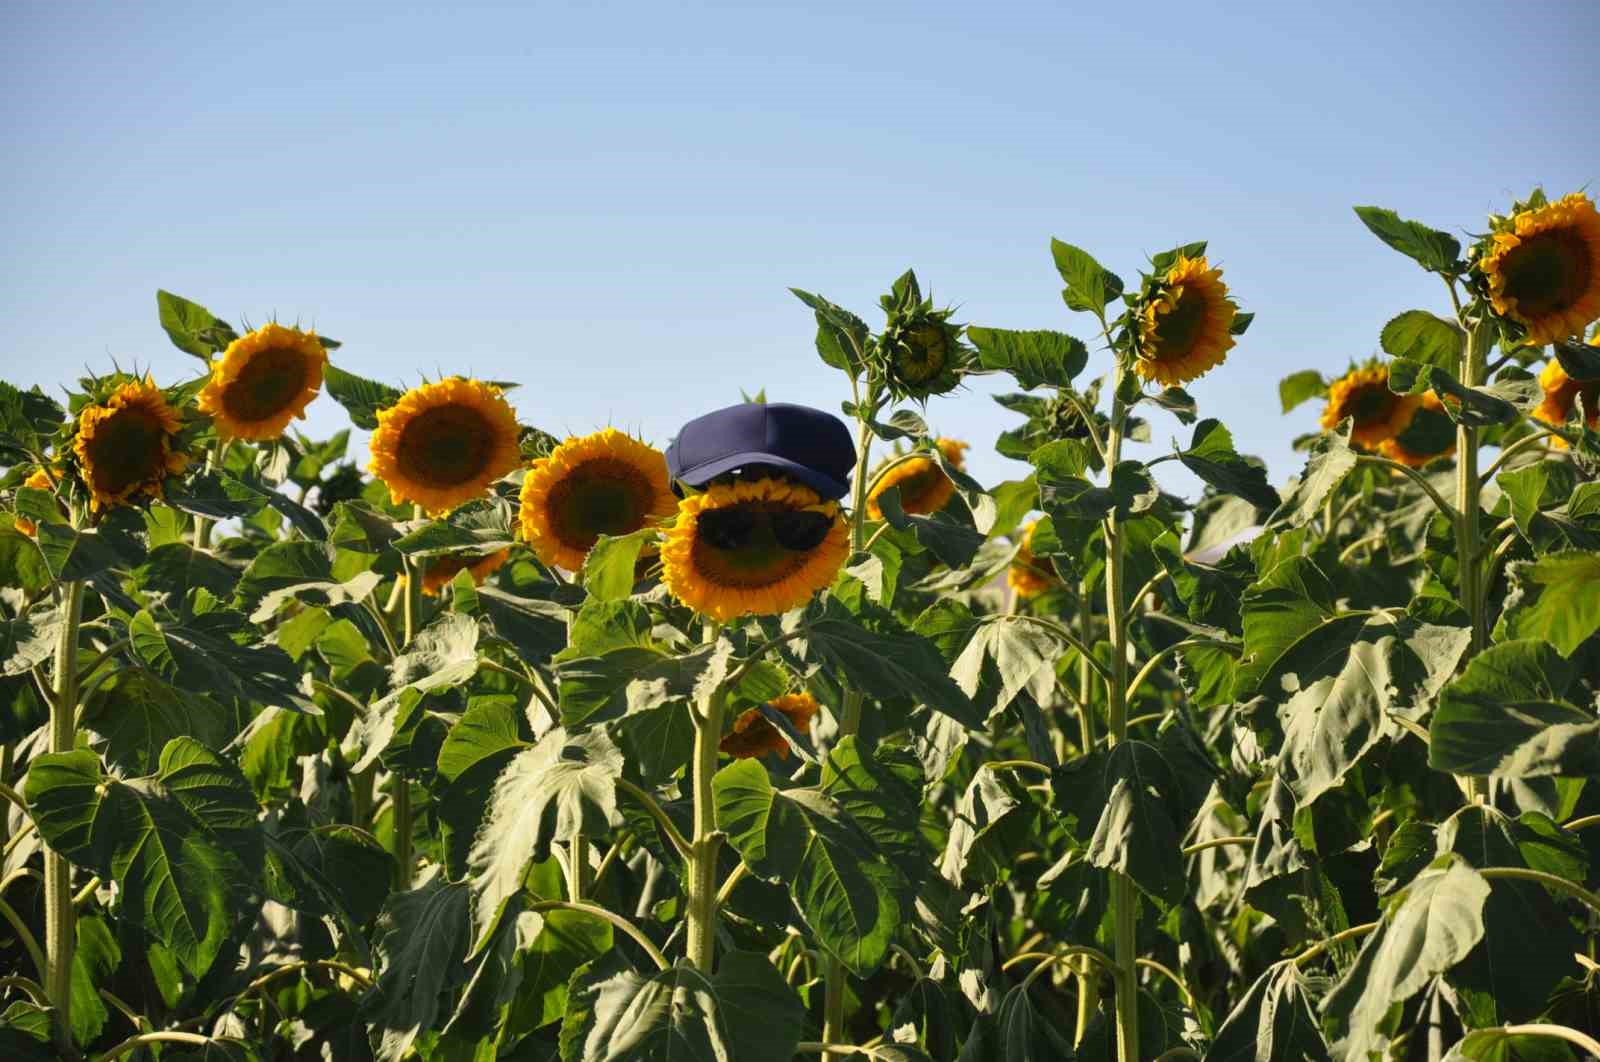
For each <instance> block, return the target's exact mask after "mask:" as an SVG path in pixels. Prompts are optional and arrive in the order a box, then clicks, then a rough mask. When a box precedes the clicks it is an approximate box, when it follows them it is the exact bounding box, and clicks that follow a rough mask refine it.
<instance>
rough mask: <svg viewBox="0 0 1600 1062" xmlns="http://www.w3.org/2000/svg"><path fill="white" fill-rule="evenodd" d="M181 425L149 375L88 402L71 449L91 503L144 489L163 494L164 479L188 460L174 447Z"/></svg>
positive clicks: (111, 502) (109, 503)
mask: <svg viewBox="0 0 1600 1062" xmlns="http://www.w3.org/2000/svg"><path fill="white" fill-rule="evenodd" d="M178 427H179V425H178V414H177V413H176V412H174V410H173V409H172V407H171V406H169V405H167V398H166V395H164V394H162V393H161V388H159V387H157V386H156V385H155V381H154V380H152V379H151V378H150V377H148V376H146V377H145V378H144V379H143V380H131V381H129V382H128V383H125V384H123V385H122V386H120V387H118V388H117V389H116V390H115V391H113V392H112V393H111V397H109V398H107V399H106V400H105V401H104V402H103V403H96V404H94V405H89V406H85V407H84V408H83V409H82V411H81V412H79V413H78V431H77V439H76V440H75V441H74V443H73V446H72V449H73V452H74V453H75V454H77V456H78V467H79V468H80V469H81V471H82V474H83V480H84V482H85V483H86V484H87V485H88V487H89V494H90V498H89V508H90V509H91V510H93V511H95V512H99V511H100V510H102V509H110V508H114V507H115V506H118V505H122V504H124V503H126V502H127V501H128V500H129V499H130V498H133V497H134V496H136V495H140V494H148V495H155V496H158V497H159V496H160V494H161V483H162V481H163V480H165V479H166V478H167V477H168V476H171V475H176V474H178V473H179V472H182V471H183V470H184V469H185V468H187V467H188V464H189V458H188V456H187V455H186V454H183V453H178V452H174V451H173V449H172V439H173V436H175V435H177V434H178Z"/></svg>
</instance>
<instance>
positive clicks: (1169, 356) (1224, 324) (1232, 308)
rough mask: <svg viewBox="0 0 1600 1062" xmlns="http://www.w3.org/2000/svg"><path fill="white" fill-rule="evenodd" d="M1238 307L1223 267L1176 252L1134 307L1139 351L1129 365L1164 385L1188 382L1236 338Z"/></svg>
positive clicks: (1220, 357) (1210, 365)
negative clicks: (1140, 306) (1140, 304)
mask: <svg viewBox="0 0 1600 1062" xmlns="http://www.w3.org/2000/svg"><path fill="white" fill-rule="evenodd" d="M1238 312H1239V307H1238V305H1237V304H1236V303H1235V302H1234V301H1233V300H1232V299H1230V298H1228V286H1227V285H1226V284H1224V283H1223V282H1222V270H1221V269H1212V268H1211V266H1210V264H1209V263H1207V261H1206V259H1205V258H1204V257H1201V258H1185V257H1183V256H1182V255H1180V256H1178V260H1177V262H1175V263H1174V264H1173V266H1172V268H1171V269H1168V270H1167V275H1166V277H1165V278H1163V280H1162V283H1161V284H1160V285H1159V286H1158V287H1157V289H1156V290H1155V292H1154V294H1153V296H1152V297H1151V298H1150V299H1149V300H1148V301H1146V303H1145V305H1144V308H1143V309H1142V310H1140V311H1139V357H1138V359H1137V360H1136V361H1135V363H1134V368H1135V369H1136V370H1137V371H1138V373H1139V375H1140V376H1142V377H1144V378H1145V379H1146V380H1154V381H1155V382H1157V383H1159V384H1161V385H1162V386H1164V387H1175V386H1177V385H1178V384H1182V383H1188V382H1189V381H1190V380H1193V379H1195V378H1197V377H1199V376H1201V375H1203V374H1204V373H1206V372H1207V371H1209V370H1210V369H1214V368H1216V367H1217V366H1218V365H1221V364H1222V362H1223V360H1224V359H1225V358H1226V357H1227V356H1228V351H1229V350H1231V349H1232V348H1233V345H1234V343H1235V342H1236V341H1235V339H1234V338H1233V333H1232V331H1231V329H1232V328H1233V319H1234V316H1235V315H1236V314H1238Z"/></svg>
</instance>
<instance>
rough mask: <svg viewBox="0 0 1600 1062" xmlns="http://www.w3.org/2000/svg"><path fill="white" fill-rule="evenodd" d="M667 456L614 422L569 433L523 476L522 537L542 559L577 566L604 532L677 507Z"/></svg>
mask: <svg viewBox="0 0 1600 1062" xmlns="http://www.w3.org/2000/svg"><path fill="white" fill-rule="evenodd" d="M677 502H678V499H677V498H676V497H674V496H673V493H672V484H671V482H670V481H669V479H668V477H667V459H666V457H665V456H663V455H662V453H661V451H659V450H657V449H655V448H654V447H651V446H647V445H645V444H644V443H642V442H640V441H639V440H637V439H634V438H632V437H631V436H628V435H625V434H623V433H622V432H620V431H617V430H616V429H615V428H606V429H605V430H604V431H597V432H595V433H593V434H592V435H585V436H583V437H582V438H573V439H568V440H567V441H566V442H564V443H562V444H560V445H559V446H557V447H556V448H555V449H554V450H552V451H551V452H550V454H549V455H548V456H546V457H541V458H539V459H538V460H536V461H534V462H533V465H532V467H530V468H529V469H528V474H527V475H526V476H525V477H524V478H523V480H522V508H521V513H520V523H521V525H522V537H523V539H525V540H526V541H527V543H528V545H529V546H531V547H532V548H533V551H534V552H535V553H536V554H538V556H539V559H540V560H542V561H543V562H544V563H545V564H547V565H550V566H551V567H555V568H565V569H567V570H568V571H577V570H578V569H579V568H581V567H582V566H583V558H584V557H585V556H587V555H588V553H589V550H591V549H593V548H594V544H595V541H596V540H597V539H599V537H600V536H601V535H627V534H631V533H633V532H634V531H638V530H639V529H640V528H643V527H648V526H650V525H651V524H654V523H658V522H660V521H663V520H666V519H667V518H668V517H670V516H671V515H672V514H673V512H675V511H676V509H677Z"/></svg>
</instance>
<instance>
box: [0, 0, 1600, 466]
mask: <svg viewBox="0 0 1600 1062" xmlns="http://www.w3.org/2000/svg"><path fill="white" fill-rule="evenodd" d="M431 6H432V7H433V10H421V9H417V10H408V9H407V8H408V5H402V4H396V3H384V4H372V5H370V6H369V5H354V4H326V3H316V4H310V3H282V4H255V3H252V4H232V3H228V4H223V3H210V4H198V3H197V4H191V5H178V4H126V3H116V4H88V3H68V4H58V3H45V2H23V3H18V2H16V0H12V2H10V3H7V4H6V6H5V9H4V14H3V16H0V18H3V26H4V32H3V33H0V85H3V87H4V98H5V100H6V106H5V108H4V111H3V113H0V142H3V143H4V145H5V157H6V162H5V164H4V166H3V167H0V204H3V206H0V219H3V222H0V226H3V227H0V248H3V252H0V255H3V257H0V320H3V321H4V330H3V335H4V338H3V340H0V359H3V363H0V371H3V375H4V377H5V378H6V379H9V380H11V381H13V382H15V383H19V384H22V385H24V386H26V385H29V384H34V383H38V384H42V385H45V386H46V387H48V388H55V387H57V386H58V385H60V384H62V383H64V382H66V381H68V380H70V379H71V378H73V377H75V376H76V375H77V374H78V372H79V370H80V369H81V368H82V367H83V366H85V365H87V366H90V367H93V368H96V369H102V368H105V367H106V366H108V365H109V363H110V358H111V357H112V356H116V357H117V358H118V359H119V360H120V361H121V362H122V363H123V364H124V365H126V364H129V363H131V362H135V361H136V362H138V363H139V364H140V365H149V366H151V367H153V369H154V370H155V372H156V375H157V377H158V378H160V379H161V380H162V382H172V381H174V380H176V379H177V378H179V376H180V375H192V374H193V373H194V371H195V370H196V369H197V367H198V366H197V363H196V362H195V361H193V359H191V358H189V357H188V356H187V355H183V354H181V353H179V352H177V351H176V350H174V349H173V348H171V347H170V346H169V345H168V344H167V342H166V338H165V336H164V335H163V334H162V333H161V331H160V329H159V327H158V325H157V323H156V316H155V304H154V291H155V289H156V288H157V287H165V288H169V289H171V290H173V291H176V292H178V293H180V294H183V295H186V296H188V297H190V298H193V299H195V300H197V301H199V302H202V303H204V304H205V305H207V306H208V307H210V308H211V309H212V310H213V311H214V312H216V313H217V314H219V315H220V316H222V317H224V318H226V319H228V320H231V321H233V322H234V323H235V324H239V323H240V320H241V318H247V319H248V320H249V321H251V322H254V323H260V322H262V321H264V320H266V319H267V318H268V317H270V316H273V315H276V317H277V318H278V319H280V320H285V321H296V320H298V321H300V322H304V323H308V324H314V325H315V326H316V327H317V328H318V329H319V330H321V331H323V332H324V333H326V334H328V335H331V336H334V337H336V338H338V339H341V340H343V341H344V342H345V344H346V345H345V347H344V348H343V349H342V350H341V351H339V352H338V355H337V359H338V361H339V363H340V364H341V365H343V366H344V367H345V368H346V369H349V370H351V371H353V372H358V373H362V374H366V375H372V376H377V377H380V378H383V379H385V380H388V381H391V382H396V383H403V382H411V381H414V380H415V379H416V378H417V375H418V373H419V372H427V373H430V374H432V373H436V372H438V371H440V370H443V371H470V372H473V373H477V374H479V375H482V376H486V377H492V378H502V379H513V380H519V381H521V382H522V383H523V384H524V386H523V388H522V389H520V390H519V391H517V392H516V393H515V394H514V395H513V396H512V397H513V401H514V404H515V406H516V408H517V410H518V413H519V415H520V416H521V418H522V419H523V420H524V421H526V422H529V423H533V424H537V425H539V426H541V427H543V428H545V429H546V430H549V431H552V432H556V433H558V434H559V433H565V432H583V431H587V430H591V429H593V428H595V427H597V426H600V425H604V424H614V425H616V426H619V427H626V428H629V429H633V430H637V431H642V432H643V433H644V434H645V435H646V436H647V437H650V438H653V439H654V440H655V441H657V442H658V443H664V442H665V440H666V439H667V437H668V436H670V434H671V433H672V431H673V430H674V429H675V428H676V426H677V424H678V423H680V422H681V421H682V420H684V419H686V418H688V417H690V416H692V415H695V414H697V413H699V412H702V411H703V410H705V409H707V408H711V407H714V406H717V405H722V404H725V403H727V402H730V401H736V400H738V398H739V389H740V388H741V387H743V388H746V389H749V390H752V391H753V390H754V389H756V388H758V387H761V386H765V387H766V388H767V391H768V394H769V395H770V396H771V397H773V398H775V399H777V398H782V399H786V400H793V401H801V402H809V403H812V404H816V405H821V406H825V407H828V408H830V409H837V407H838V402H839V401H840V399H841V398H843V397H846V396H845V395H844V393H843V390H842V387H843V382H842V378H840V377H839V376H837V374H835V373H834V372H833V371H832V370H829V369H826V368H825V367H824V366H822V365H821V363H820V362H818V360H817V358H816V355H815V354H814V352H813V347H812V332H813V325H812V320H811V316H810V314H809V313H808V312H807V311H806V310H805V309H804V308H803V307H801V306H800V305H799V304H798V303H797V302H795V301H794V300H793V299H792V297H791V296H790V295H789V294H788V292H787V290H786V289H787V287H788V286H790V285H795V286H799V287H804V288H808V289H811V290H813V291H818V292H821V293H823V294H826V295H827V296H829V297H830V298H832V299H834V300H835V301H837V302H840V303H843V304H844V305H847V306H850V307H853V308H855V309H857V310H858V311H859V312H861V313H863V315H864V316H867V317H868V319H869V320H873V321H876V320H878V319H879V318H878V317H877V310H876V306H875V300H876V297H877V295H878V293H879V292H881V291H883V290H885V289H886V287H887V285H888V283H889V282H890V281H891V280H892V279H893V278H894V277H895V276H896V275H897V274H898V273H899V272H900V271H901V270H903V269H904V268H905V267H906V266H908V265H909V266H914V267H915V268H916V269H917V272H918V275H919V276H920V277H921V278H922V280H923V282H924V287H925V288H931V289H932V291H933V292H934V293H935V294H936V295H937V296H939V297H940V298H942V299H948V300H951V301H954V302H956V303H958V304H959V305H960V307H961V318H962V319H965V320H968V321H970V322H973V323H977V324H985V325H998V326H1004V327H1031V328H1061V329H1066V330H1069V331H1076V332H1079V333H1080V334H1082V333H1083V332H1084V331H1086V329H1087V326H1088V322H1087V318H1080V317H1078V315H1071V314H1068V313H1067V311H1066V310H1065V308H1064V307H1063V306H1062V304H1061V301H1060V298H1059V295H1058V291H1059V288H1060V283H1059V281H1058V278H1057V277H1056V275H1055V272H1054V269H1053V268H1052V265H1051V262H1050V256H1049V252H1048V240H1049V237H1051V236H1059V237H1060V238H1062V239H1065V240H1068V241H1070V242H1073V243H1077V244H1080V245H1081V246H1083V247H1085V248H1087V249H1089V250H1090V251H1091V252H1093V253H1094V254H1096V255H1097V256H1098V257H1099V258H1100V260H1101V261H1102V262H1103V263H1105V264H1106V265H1107V266H1108V267H1110V268H1113V269H1115V270H1117V271H1118V272H1120V273H1122V274H1123V275H1124V277H1126V278H1128V279H1129V280H1130V281H1131V280H1132V278H1133V276H1134V274H1135V272H1136V270H1137V269H1138V267H1139V266H1140V265H1142V264H1144V263H1145V261H1146V256H1147V255H1148V254H1152V253H1155V252H1157V251H1160V250H1163V249H1165V248H1167V247H1170V246H1172V245H1174V244H1177V243H1180V242H1185V241H1189V240H1195V239H1208V240H1210V241H1211V254H1212V259H1213V261H1214V262H1218V263H1220V264H1221V265H1222V266H1223V267H1224V269H1225V271H1226V279H1227V282H1228V283H1229V285H1230V286H1231V287H1232V289H1233V291H1234V293H1235V294H1236V295H1237V297H1238V298H1239V300H1240V302H1241V304H1242V305H1243V307H1244V308H1246V309H1249V310H1253V311H1256V312H1257V314H1258V316H1257V318H1256V322H1255V325H1254V327H1253V328H1252V329H1251V331H1250V333H1249V334H1248V335H1247V336H1246V337H1244V339H1243V341H1242V342H1241V343H1240V345H1239V346H1238V347H1236V348H1235V350H1234V351H1233V353H1232V355H1231V357H1230V358H1229V361H1228V363H1227V365H1226V366H1225V367H1224V368H1222V369H1221V370H1218V371H1216V372H1214V373H1212V374H1211V375H1210V376H1208V377H1207V378H1205V379H1203V380H1202V381H1200V382H1199V383H1197V384H1196V385H1194V387H1193V391H1194V393H1195V394H1196V396H1197V397H1198V398H1199V400H1200V402H1201V404H1202V408H1203V410H1204V411H1205V412H1206V413H1208V414H1213V415H1217V416H1220V417H1222V418H1223V419H1224V420H1225V421H1226V422H1227V423H1228V424H1229V425H1230V426H1232V427H1233V429H1234V433H1235V437H1236V439H1237V441H1238V444H1239V446H1240V448H1241V449H1243V450H1247V451H1253V452H1256V453H1259V454H1261V455H1263V456H1264V457H1266V458H1267V459H1268V460H1269V462H1270V463H1271V465H1272V469H1273V474H1274V479H1275V480H1278V481H1281V480H1282V479H1283V478H1284V477H1286V476H1287V475H1289V474H1291V473H1293V472H1295V471H1297V470H1298V468H1299V464H1300V463H1299V460H1298V458H1296V457H1295V456H1294V455H1293V454H1292V453H1291V452H1290V450H1289V448H1288V442H1289V440H1290V439H1291V438H1292V437H1293V436H1294V435H1296V434H1298V433H1300V432H1303V431H1307V430H1310V429H1311V428H1312V426H1313V424H1314V418H1315V410H1314V409H1312V408H1310V407H1304V408H1302V409H1301V410H1300V411H1298V412H1297V413H1296V414H1295V415H1293V416H1290V417H1283V416H1280V414H1279V412H1278V402H1277V391H1276V386H1277V381H1278V379H1279V377H1281V376H1283V375H1285V374H1286V373H1288V372H1289V371H1292V370H1294V369H1298V368H1303V367H1315V368H1320V369H1322V370H1324V371H1334V370H1337V369H1340V368H1342V367H1343V366H1344V365H1345V364H1346V362H1347V361H1348V360H1349V359H1350V358H1351V357H1361V356H1365V355H1367V354H1369V353H1371V352H1373V351H1374V350H1375V349H1376V344H1377V334H1378V330H1379V328H1380V327H1381V325H1382V324H1383V322H1384V321H1385V320H1387V319H1388V318H1389V317H1390V316H1392V315H1393V314H1395V313H1397V312H1399V311H1401V310H1405V309H1408V308H1411V307H1413V306H1427V307H1434V308H1437V307H1438V306H1439V305H1440V303H1441V302H1442V301H1443V291H1442V288H1440V286H1439V285H1438V283H1437V280H1436V279H1435V278H1432V277H1428V276H1425V275H1424V274H1422V273H1421V272H1420V271H1419V270H1417V269H1415V268H1414V267H1413V266H1412V265H1411V264H1410V263H1409V262H1407V261H1406V260H1404V259H1402V258H1400V257H1399V256H1397V255H1395V254H1393V253H1392V252H1390V251H1389V250H1388V249H1387V248H1385V247H1384V246H1382V245H1381V244H1379V243H1378V242H1377V241H1376V240H1375V239H1373V238H1372V237H1371V236H1369V235H1368V234H1367V233H1366V231H1365V230H1364V229H1363V228H1362V227H1361V226H1360V225H1359V223H1358V222H1357V221H1356V219H1355V217H1354V216H1353V215H1352V214H1351V212H1350V207H1351V205H1352V204H1356V203H1377V204H1381V205H1386V206H1390V207H1393V208H1395V209H1397V210H1399V211H1400V212H1401V213H1403V214H1406V215H1408V216H1414V217H1417V218H1419V219H1422V220H1426V221H1428V222H1430V223H1432V224H1435V225H1437V226H1439V227H1441V228H1450V229H1454V230H1456V231H1463V230H1466V231H1477V230H1480V229H1481V226H1482V224H1483V218H1484V215H1485V214H1486V213H1487V212H1489V211H1492V210H1498V209H1503V208H1504V207H1505V206H1506V205H1507V204H1509V202H1510V200H1511V199H1512V198H1513V197H1514V196H1517V195H1520V194H1523V193H1525V192H1526V191H1528V190H1529V189H1530V188H1531V187H1532V186H1533V185H1535V184H1537V183H1543V184H1544V185H1545V186H1546V187H1547V189H1548V190H1549V191H1551V192H1552V193H1564V192H1568V191H1572V190H1575V189H1577V188H1579V187H1581V186H1583V185H1586V184H1589V183H1591V182H1593V181H1595V179H1596V178H1597V177H1600V142H1597V140H1596V136H1595V123H1596V112H1595V101H1596V97H1597V89H1600V74H1597V73H1596V70H1595V67H1594V60H1593V45H1594V42H1595V41H1596V40H1597V39H1600V4H1597V3H1594V2H1592V0H1520V2H1507V3H1488V2H1471V0H1469V2H1461V3H1456V4H1451V5H1437V4H1429V5H1422V4H1404V3H1395V2H1393V0H1385V2H1382V3H1373V2H1366V0H1362V2H1354V3H1352V2H1344V3H1338V4H1317V5H1312V4H1309V3H1282V2H1275V3H1248V4H1246V3H1229V4H1193V3H1181V4H1179V3H1165V2H1146V3H1141V4H1104V3H1097V4H1069V3H1041V4H1036V5H1008V4H976V3H971V2H967V3H960V4H935V3H918V4H901V3H892V4H891V3H860V2H855V3H835V2H832V0H829V2H813V3H808V4H805V5H793V6H792V7H791V8H790V9H789V10H777V9H763V8H765V5H753V4H747V3H740V4H680V3H662V2H656V3H592V4H570V5H554V4H539V5H506V6H504V7H483V6H469V5H465V4H457V5H431ZM1085 338H1088V337H1087V336H1085ZM1104 365H1105V361H1104V358H1103V357H1101V356H1097V358H1096V360H1095V361H1094V362H1092V363H1091V368H1092V369H1102V368H1103V367H1104ZM1000 386H1001V385H1000V384H998V383H996V382H995V381H993V380H990V379H986V380H980V381H977V382H976V383H975V385H974V387H973V389H972V393H971V394H968V395H966V396H965V397H964V398H961V399H957V400H952V399H942V400H936V401H935V402H934V403H933V405H932V406H931V407H930V410H929V416H930V420H931V421H932V422H933V424H934V425H935V427H936V428H938V429H939V430H941V431H942V432H944V433H946V434H952V435H958V436H961V437H964V438H966V439H969V440H970V441H972V442H973V443H974V444H975V451H983V450H987V448H988V447H989V445H990V444H991V442H992V440H993V438H994V436H995V435H996V434H997V433H998V432H999V431H1000V430H1002V429H1003V428H1005V427H1007V426H1010V425H1012V424H1014V423H1015V418H1014V417H1013V416H1012V415H1011V414H1008V413H1006V412H1005V411H1003V410H1001V409H1000V408H999V407H997V406H995V405H993V404H992V403H991V402H990V401H989V400H988V398H987V397H986V394H987V393H989V392H991V391H993V390H996V389H998V388H999V387H1000ZM341 423H342V414H341V411H340V410H339V409H338V407H337V406H335V405H334V404H333V403H332V402H331V400H329V399H327V398H322V399H319V400H318V402H317V403H316V404H315V405H314V406H313V407H312V417H311V421H310V423H309V425H308V426H307V427H308V430H311V431H314V432H326V431H329V430H331V429H333V428H334V427H335V426H338V425H339V424H341ZM1179 430H1180V429H1179V428H1178V426H1177V425H1176V423H1175V422H1173V421H1170V420H1168V419H1166V418H1164V417H1162V418H1159V419H1158V420H1157V422H1156V424H1155V435H1156V441H1157V443H1158V444H1159V445H1161V446H1163V447H1164V446H1165V444H1166V441H1167V439H1169V438H1170V437H1171V436H1172V435H1173V434H1174V433H1176V432H1178V431H1179ZM356 449H357V451H358V456H359V457H360V459H361V460H362V461H363V462H364V461H365V457H366V454H365V445H364V443H361V444H359V445H358V446H357V447H356ZM971 465H972V467H973V468H974V470H975V471H976V472H977V473H978V474H979V475H980V476H981V477H983V478H985V479H989V480H996V479H1000V478H1005V477H1010V476H1015V475H1018V474H1021V473H1022V472H1024V471H1025V467H1024V466H1020V465H1015V464H1013V463H1011V462H1008V461H1005V460H1004V459H1001V458H999V457H997V456H995V455H994V454H993V453H992V452H991V453H988V454H987V456H985V455H983V454H982V453H979V454H977V455H976V456H975V457H974V459H973V460H972V461H971ZM1170 467H1171V466H1163V470H1165V469H1167V468H1170ZM1169 482H1170V483H1172V484H1173V485H1174V486H1177V487H1182V486H1184V485H1185V481H1183V480H1181V479H1174V480H1171V481H1169Z"/></svg>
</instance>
